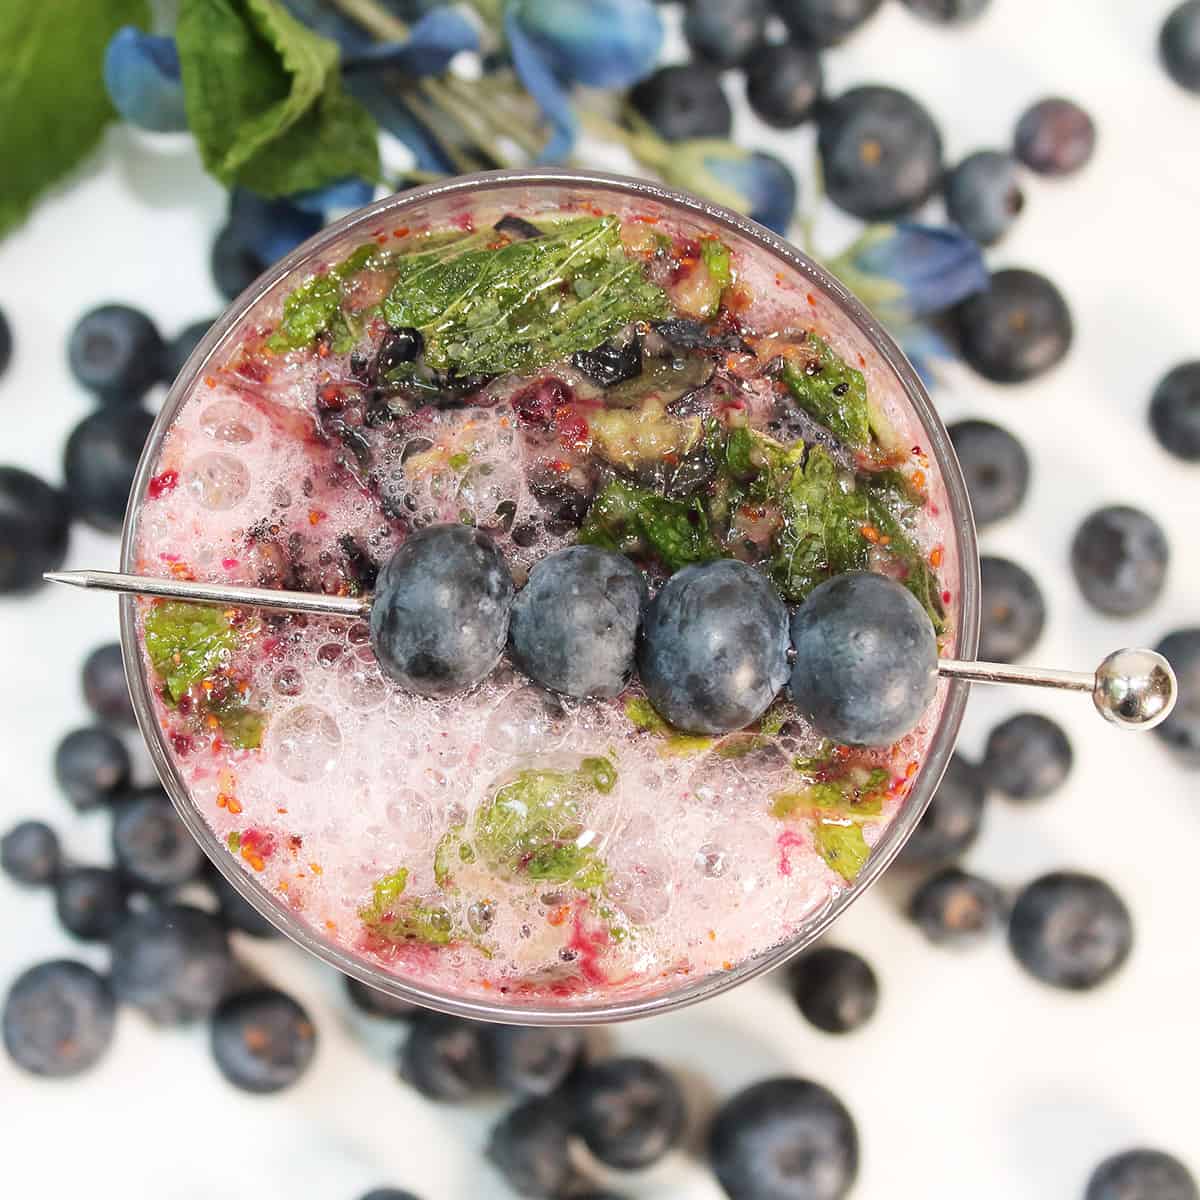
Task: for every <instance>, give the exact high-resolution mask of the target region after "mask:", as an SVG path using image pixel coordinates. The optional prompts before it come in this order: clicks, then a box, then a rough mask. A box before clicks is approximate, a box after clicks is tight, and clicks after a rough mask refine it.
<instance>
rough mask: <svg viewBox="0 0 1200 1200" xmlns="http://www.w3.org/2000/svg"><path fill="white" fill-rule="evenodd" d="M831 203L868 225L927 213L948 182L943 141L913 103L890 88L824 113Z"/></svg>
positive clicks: (863, 93) (821, 146)
mask: <svg viewBox="0 0 1200 1200" xmlns="http://www.w3.org/2000/svg"><path fill="white" fill-rule="evenodd" d="M817 119H818V124H819V131H818V136H817V149H818V150H819V151H820V155H821V165H822V167H823V169H824V172H825V189H826V191H827V192H828V194H829V198H830V199H831V200H832V201H833V202H834V204H836V205H837V206H838V207H839V208H842V209H845V211H846V212H848V213H850V214H851V216H855V217H861V218H862V219H863V220H864V221H890V220H893V219H895V218H896V217H902V216H905V215H906V214H908V213H911V212H913V211H914V210H915V209H917V208H920V206H921V205H922V204H924V203H925V201H926V200H928V199H929V197H930V196H932V195H933V193H934V192H935V191H936V190H937V188H938V187H939V186H940V184H941V182H942V135H941V134H940V133H939V132H938V128H937V126H936V125H935V124H934V122H933V118H932V117H931V116H930V115H929V113H928V112H926V110H925V109H924V108H923V107H922V106H921V105H920V104H918V103H917V101H916V100H914V99H913V98H912V97H911V96H908V95H906V94H905V93H904V92H900V91H897V90H896V89H895V88H890V87H876V86H869V87H857V88H852V89H851V90H850V91H848V92H843V93H842V95H840V96H839V97H838V98H837V99H836V100H834V101H832V102H831V103H829V104H828V105H826V106H825V108H824V109H823V110H822V111H821V112H820V113H819V114H818V118H817Z"/></svg>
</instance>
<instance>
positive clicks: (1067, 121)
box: [1013, 96, 1096, 175]
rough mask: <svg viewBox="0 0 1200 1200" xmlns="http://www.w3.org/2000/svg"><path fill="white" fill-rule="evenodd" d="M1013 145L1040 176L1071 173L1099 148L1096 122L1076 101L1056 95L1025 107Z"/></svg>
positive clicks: (1026, 163) (1019, 155)
mask: <svg viewBox="0 0 1200 1200" xmlns="http://www.w3.org/2000/svg"><path fill="white" fill-rule="evenodd" d="M1013 148H1014V150H1015V152H1016V155H1017V157H1018V158H1019V159H1020V160H1021V161H1022V162H1023V163H1024V164H1025V165H1026V166H1027V167H1028V168H1029V169H1030V170H1031V171H1036V172H1037V173H1038V174H1039V175H1072V174H1074V173H1075V172H1076V171H1078V170H1079V169H1080V168H1081V167H1083V166H1085V165H1086V164H1087V162H1088V160H1089V159H1090V158H1091V157H1092V152H1093V151H1094V150H1095V149H1096V125H1095V122H1094V121H1093V120H1092V118H1091V117H1090V116H1088V114H1087V113H1086V112H1084V110H1083V109H1082V108H1080V107H1079V105H1078V104H1076V103H1075V102H1074V101H1073V100H1064V99H1062V97H1059V96H1053V97H1050V98H1049V99H1046V100H1039V101H1038V102H1037V103H1036V104H1034V105H1033V106H1032V107H1030V108H1028V109H1026V110H1025V112H1024V113H1023V114H1022V116H1021V119H1020V120H1019V121H1018V122H1017V132H1016V135H1015V137H1014V139H1013Z"/></svg>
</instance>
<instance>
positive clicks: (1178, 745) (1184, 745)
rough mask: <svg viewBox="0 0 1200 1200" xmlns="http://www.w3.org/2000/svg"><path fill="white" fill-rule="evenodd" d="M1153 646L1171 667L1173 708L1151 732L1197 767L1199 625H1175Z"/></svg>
mask: <svg viewBox="0 0 1200 1200" xmlns="http://www.w3.org/2000/svg"><path fill="white" fill-rule="evenodd" d="M1155 649H1156V650H1157V651H1158V652H1159V654H1162V655H1165V656H1166V658H1167V659H1168V661H1169V662H1170V664H1171V666H1172V667H1174V668H1175V678H1176V679H1177V680H1178V681H1179V696H1178V699H1177V700H1176V701H1175V710H1174V712H1172V713H1171V715H1170V716H1169V717H1168V718H1167V719H1166V720H1165V721H1164V722H1163V723H1162V724H1161V725H1158V726H1156V727H1155V730H1154V732H1155V733H1156V734H1157V735H1158V736H1159V737H1160V738H1162V740H1163V741H1164V742H1166V743H1167V745H1168V746H1169V747H1170V748H1171V749H1172V750H1173V751H1174V752H1175V754H1176V755H1178V757H1179V759H1180V761H1181V762H1183V763H1184V764H1185V765H1186V766H1189V767H1200V627H1192V628H1190V629H1176V630H1175V631H1174V632H1172V633H1168V634H1167V636H1166V637H1165V638H1163V640H1162V641H1161V642H1159V643H1158V645H1157V646H1156V647H1155Z"/></svg>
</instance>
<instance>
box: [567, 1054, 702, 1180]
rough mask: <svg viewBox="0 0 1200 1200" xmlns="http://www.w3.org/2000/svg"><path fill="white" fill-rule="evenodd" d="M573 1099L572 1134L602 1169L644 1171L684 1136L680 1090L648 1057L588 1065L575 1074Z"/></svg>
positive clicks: (683, 1117)
mask: <svg viewBox="0 0 1200 1200" xmlns="http://www.w3.org/2000/svg"><path fill="white" fill-rule="evenodd" d="M573 1095H574V1099H575V1121H574V1128H575V1132H576V1133H578V1134H579V1136H580V1137H582V1138H583V1140H584V1142H586V1143H587V1147H588V1149H589V1150H590V1151H591V1152H592V1153H593V1154H594V1155H595V1156H596V1157H597V1158H598V1159H599V1160H600V1161H601V1162H602V1163H604V1164H605V1165H606V1166H609V1167H616V1168H617V1169H618V1170H621V1171H633V1170H637V1169H638V1168H639V1167H648V1166H650V1165H651V1163H656V1162H658V1160H659V1159H660V1158H662V1156H663V1155H664V1154H666V1153H667V1151H668V1150H670V1149H671V1148H672V1147H673V1146H675V1145H677V1144H678V1142H679V1140H680V1138H681V1137H682V1136H683V1127H684V1121H685V1117H686V1109H685V1107H684V1102H683V1092H682V1091H681V1090H680V1087H679V1084H678V1082H677V1081H676V1080H675V1077H674V1076H673V1075H671V1074H670V1073H669V1072H667V1071H664V1070H663V1068H662V1067H660V1066H659V1065H658V1064H657V1063H655V1062H651V1061H650V1060H649V1059H648V1058H608V1059H604V1060H603V1061H601V1062H598V1063H593V1064H592V1065H591V1066H589V1067H585V1068H584V1069H583V1070H582V1071H581V1072H580V1073H579V1075H578V1077H577V1078H576V1081H575V1085H574V1088H573Z"/></svg>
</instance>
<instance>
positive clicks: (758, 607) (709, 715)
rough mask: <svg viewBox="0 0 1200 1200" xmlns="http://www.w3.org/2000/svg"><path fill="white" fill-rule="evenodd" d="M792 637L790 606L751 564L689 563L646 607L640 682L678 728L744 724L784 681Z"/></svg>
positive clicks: (722, 729) (717, 729)
mask: <svg viewBox="0 0 1200 1200" xmlns="http://www.w3.org/2000/svg"><path fill="white" fill-rule="evenodd" d="M787 636H788V635H787V609H786V608H785V607H784V604H783V601H782V600H780V598H779V594H778V593H777V592H776V591H775V589H774V587H772V585H771V584H770V582H769V581H768V580H767V579H766V578H764V577H763V576H762V575H760V574H759V573H758V572H757V571H756V570H754V568H753V567H748V566H746V564H745V563H740V562H734V561H733V560H730V559H723V560H721V561H720V562H714V563H709V564H707V565H706V566H692V567H684V568H683V570H682V571H678V572H676V573H675V574H674V575H673V576H671V578H670V579H669V580H668V581H667V583H666V585H665V586H664V587H663V588H662V590H661V591H660V592H659V593H658V595H657V596H655V597H654V599H653V600H652V601H651V603H650V606H649V608H648V609H647V610H646V618H645V621H644V623H643V628H642V640H641V644H640V645H639V647H638V670H639V671H640V672H641V677H642V685H643V686H644V687H645V689H646V695H647V696H648V697H649V699H650V703H651V704H652V705H653V706H654V707H655V709H656V710H657V711H658V712H659V713H660V714H661V715H662V716H663V717H664V718H666V720H668V721H669V722H670V723H671V724H672V725H674V726H675V727H676V728H678V729H686V730H688V731H689V732H691V733H729V732H730V731H731V730H734V729H741V728H742V727H743V726H745V725H748V724H750V722H751V721H755V720H757V719H758V718H759V717H761V716H762V714H763V713H764V712H766V711H767V709H768V708H769V707H770V706H771V702H772V701H773V700H774V699H775V696H776V694H777V693H778V691H779V689H780V688H781V687H782V686H783V685H784V683H785V682H786V680H787Z"/></svg>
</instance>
